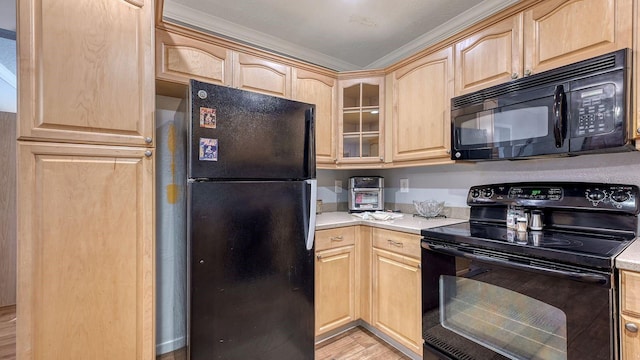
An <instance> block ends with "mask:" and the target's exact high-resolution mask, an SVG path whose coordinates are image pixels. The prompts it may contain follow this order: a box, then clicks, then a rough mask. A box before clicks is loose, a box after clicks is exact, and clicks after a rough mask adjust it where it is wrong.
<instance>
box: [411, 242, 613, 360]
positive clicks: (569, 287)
mask: <svg viewBox="0 0 640 360" xmlns="http://www.w3.org/2000/svg"><path fill="white" fill-rule="evenodd" d="M422 286H423V296H422V300H423V318H422V325H423V329H422V335H423V339H424V340H425V357H424V358H425V359H429V360H430V359H435V358H438V359H440V358H450V359H464V360H474V359H475V360H485V359H492V360H496V359H527V360H529V359H545V360H556V359H566V360H583V359H589V360H596V359H597V360H611V359H614V358H615V355H614V354H615V347H614V344H615V342H614V332H615V326H614V324H613V322H614V317H613V315H612V314H613V312H614V311H615V301H614V300H613V299H614V296H613V290H612V289H611V288H610V287H608V286H601V285H594V284H591V283H586V282H580V281H575V280H572V279H570V278H565V277H559V276H552V275H547V274H545V273H540V272H536V271H525V270H521V269H515V268H510V267H504V266H499V265H495V264H488V263H485V262H481V261H477V260H472V261H470V260H469V259H467V258H462V257H454V256H450V255H445V254H441V253H436V252H432V251H428V250H424V251H423V252H422ZM427 354H437V355H436V356H432V357H429V356H428V355H427Z"/></svg>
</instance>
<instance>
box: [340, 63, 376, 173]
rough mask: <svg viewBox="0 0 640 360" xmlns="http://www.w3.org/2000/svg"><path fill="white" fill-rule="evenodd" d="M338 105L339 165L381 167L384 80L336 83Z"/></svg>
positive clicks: (370, 79)
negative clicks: (372, 165)
mask: <svg viewBox="0 0 640 360" xmlns="http://www.w3.org/2000/svg"><path fill="white" fill-rule="evenodd" d="M338 101H339V106H338V107H339V109H340V110H339V117H338V139H339V140H338V141H339V145H338V163H340V164H346V165H349V164H352V165H353V164H369V166H371V164H377V165H379V166H382V165H383V161H384V116H383V114H384V76H383V75H382V74H381V75H379V76H371V77H363V78H351V79H345V80H342V79H341V80H339V81H338ZM377 165H376V166H377Z"/></svg>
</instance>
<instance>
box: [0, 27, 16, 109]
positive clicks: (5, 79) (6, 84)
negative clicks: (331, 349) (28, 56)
mask: <svg viewBox="0 0 640 360" xmlns="http://www.w3.org/2000/svg"><path fill="white" fill-rule="evenodd" d="M17 98H18V94H17V92H16V41H15V40H12V39H6V38H3V37H1V36H0V111H4V112H10V113H15V112H16V108H17Z"/></svg>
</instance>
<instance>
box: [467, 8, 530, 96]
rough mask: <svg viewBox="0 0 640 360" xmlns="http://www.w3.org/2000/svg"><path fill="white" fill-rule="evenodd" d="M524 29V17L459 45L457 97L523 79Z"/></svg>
mask: <svg viewBox="0 0 640 360" xmlns="http://www.w3.org/2000/svg"><path fill="white" fill-rule="evenodd" d="M521 28H522V15H521V14H520V15H516V16H513V17H511V18H508V19H506V20H503V21H501V22H499V23H496V24H494V25H492V26H490V27H488V28H485V29H483V30H480V31H478V32H476V33H474V34H473V35H471V36H469V37H468V38H466V39H464V40H462V41H460V42H458V43H457V44H456V45H455V52H456V75H455V76H456V94H457V95H459V94H464V93H468V92H472V91H475V90H479V89H481V88H484V87H488V86H491V85H496V84H500V83H503V82H505V81H509V80H510V79H511V78H512V77H518V76H520V71H521V70H520V69H521V68H522V35H521Z"/></svg>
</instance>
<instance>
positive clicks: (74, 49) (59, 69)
mask: <svg viewBox="0 0 640 360" xmlns="http://www.w3.org/2000/svg"><path fill="white" fill-rule="evenodd" d="M80 8H81V10H80ZM18 9H19V15H18V22H19V31H18V38H19V39H18V43H19V44H20V46H19V59H20V86H19V89H18V90H19V95H18V96H19V98H20V101H19V111H18V112H19V114H20V118H19V127H18V136H19V138H20V139H22V140H25V139H47V140H49V141H61V142H75V143H103V144H123V145H141V146H153V134H154V130H155V129H154V123H153V117H154V112H155V97H154V93H153V91H147V90H148V89H153V88H154V67H153V64H154V59H153V42H152V41H153V27H154V24H153V2H152V1H150V0H147V1H144V0H129V1H112V0H96V1H87V2H83V3H82V5H81V6H79V5H78V4H77V3H75V2H73V1H60V0H21V1H19V6H18Z"/></svg>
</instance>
